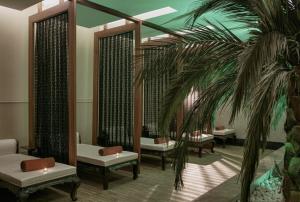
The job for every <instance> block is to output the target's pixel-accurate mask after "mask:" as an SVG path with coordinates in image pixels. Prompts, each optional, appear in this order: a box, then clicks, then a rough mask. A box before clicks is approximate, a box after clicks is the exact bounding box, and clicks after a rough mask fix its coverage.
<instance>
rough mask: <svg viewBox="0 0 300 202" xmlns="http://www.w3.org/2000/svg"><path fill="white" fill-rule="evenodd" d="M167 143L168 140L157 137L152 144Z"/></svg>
mask: <svg viewBox="0 0 300 202" xmlns="http://www.w3.org/2000/svg"><path fill="white" fill-rule="evenodd" d="M168 142H169V138H164V137H159V138H155V139H154V144H164V143H168Z"/></svg>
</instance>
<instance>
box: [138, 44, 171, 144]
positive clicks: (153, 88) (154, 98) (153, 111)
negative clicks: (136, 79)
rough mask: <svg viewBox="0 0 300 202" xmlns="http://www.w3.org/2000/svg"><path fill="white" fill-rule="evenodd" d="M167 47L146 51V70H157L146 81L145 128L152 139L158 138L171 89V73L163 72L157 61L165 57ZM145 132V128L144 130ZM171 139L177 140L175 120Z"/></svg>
mask: <svg viewBox="0 0 300 202" xmlns="http://www.w3.org/2000/svg"><path fill="white" fill-rule="evenodd" d="M167 48H168V47H167V46H162V47H159V48H146V49H144V54H143V55H144V68H145V69H150V68H151V69H152V70H153V69H156V73H155V74H151V75H148V76H146V79H145V80H144V126H145V127H146V128H147V130H148V131H149V136H150V137H157V136H159V134H158V123H159V117H160V113H161V106H162V105H163V98H164V96H165V92H166V90H167V89H168V87H169V84H170V79H171V72H165V71H162V70H161V68H162V67H161V66H160V65H159V63H158V62H157V61H159V60H160V58H161V57H164V55H165V54H166V51H167ZM144 130H145V128H144ZM170 137H171V138H172V139H175V138H176V123H175V119H174V121H173V122H172V123H171V125H170Z"/></svg>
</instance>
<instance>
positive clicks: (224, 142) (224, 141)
mask: <svg viewBox="0 0 300 202" xmlns="http://www.w3.org/2000/svg"><path fill="white" fill-rule="evenodd" d="M226 139H227V138H222V143H223V144H222V147H223V148H225V147H226Z"/></svg>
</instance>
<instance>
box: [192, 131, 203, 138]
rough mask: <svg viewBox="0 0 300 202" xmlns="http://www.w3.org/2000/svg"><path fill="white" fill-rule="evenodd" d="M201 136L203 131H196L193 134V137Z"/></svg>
mask: <svg viewBox="0 0 300 202" xmlns="http://www.w3.org/2000/svg"><path fill="white" fill-rule="evenodd" d="M200 135H201V131H200V130H196V131H194V132H192V137H195V136H200Z"/></svg>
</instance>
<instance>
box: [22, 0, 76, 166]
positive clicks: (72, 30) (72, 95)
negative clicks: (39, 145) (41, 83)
mask: <svg viewBox="0 0 300 202" xmlns="http://www.w3.org/2000/svg"><path fill="white" fill-rule="evenodd" d="M64 12H68V14H69V33H68V34H69V46H68V49H69V61H68V64H69V67H68V69H69V78H68V79H69V80H68V91H69V92H68V94H69V98H68V99H69V100H68V102H69V164H70V165H76V148H77V147H76V111H75V109H76V105H75V100H76V87H75V84H76V0H72V1H67V2H64V3H63V4H59V5H57V6H54V7H52V8H49V9H47V10H45V11H42V12H40V13H37V14H35V15H32V16H30V17H29V46H28V47H29V49H28V52H29V54H28V69H29V70H28V79H29V81H28V82H29V93H28V94H29V144H28V145H29V147H31V148H33V147H35V141H34V139H35V137H34V125H35V121H34V120H35V117H34V105H35V103H34V100H35V99H34V98H35V95H34V90H33V88H34V72H33V66H34V24H35V23H37V22H40V21H42V20H45V19H48V18H51V17H53V16H56V15H59V14H61V13H64Z"/></svg>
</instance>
